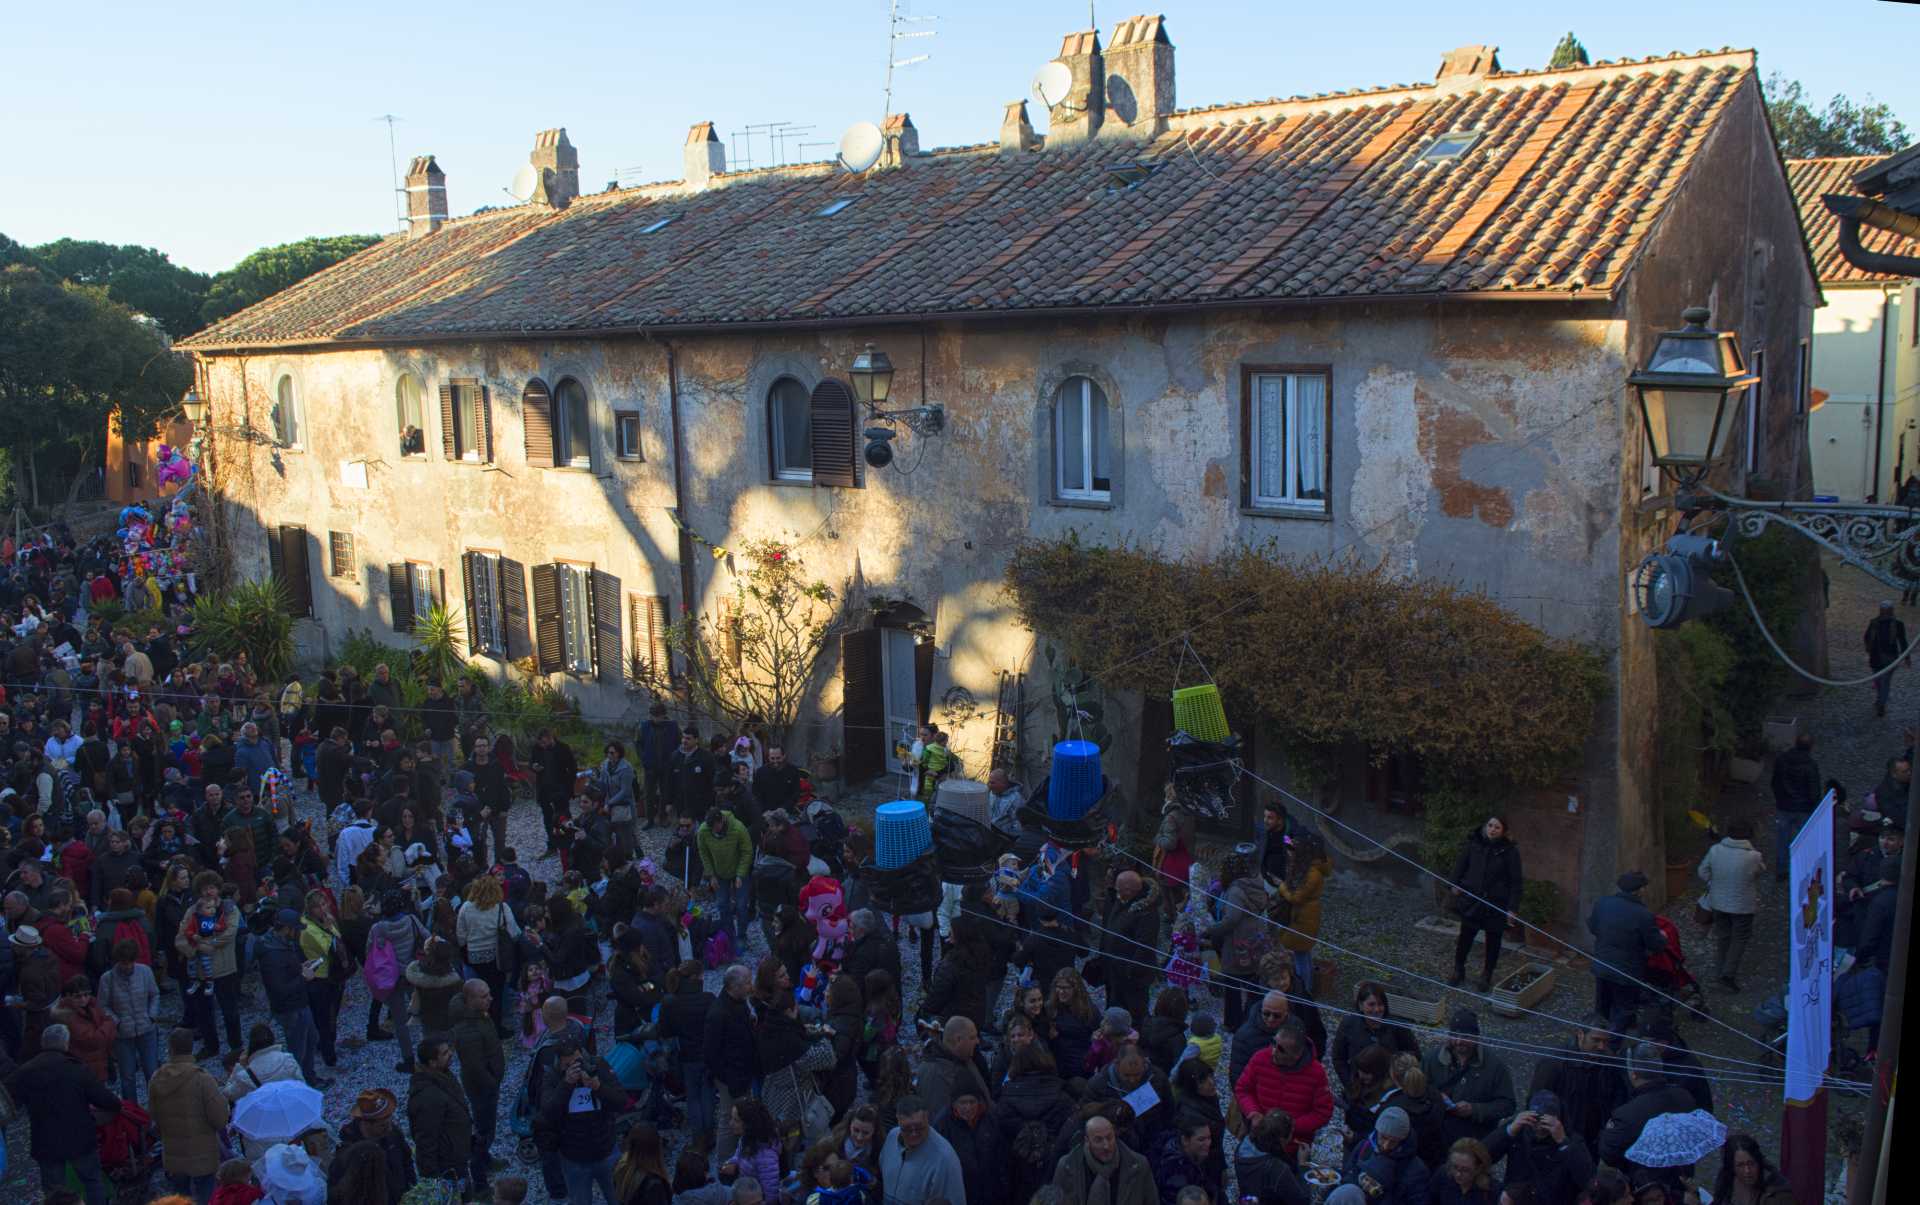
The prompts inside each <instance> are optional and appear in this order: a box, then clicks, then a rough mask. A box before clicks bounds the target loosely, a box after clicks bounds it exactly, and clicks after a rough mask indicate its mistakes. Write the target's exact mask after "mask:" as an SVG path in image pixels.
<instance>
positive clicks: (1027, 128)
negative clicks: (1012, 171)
mask: <svg viewBox="0 0 1920 1205" xmlns="http://www.w3.org/2000/svg"><path fill="white" fill-rule="evenodd" d="M1039 146H1040V136H1039V135H1038V134H1035V133H1034V132H1033V123H1032V122H1031V121H1028V120H1027V102H1026V101H1024V100H1016V101H1010V102H1008V104H1007V115H1006V116H1005V117H1002V118H1001V119H1000V150H1001V152H1002V153H1003V154H1006V153H1012V152H1015V151H1031V150H1035V149H1037V148H1038V147H1039Z"/></svg>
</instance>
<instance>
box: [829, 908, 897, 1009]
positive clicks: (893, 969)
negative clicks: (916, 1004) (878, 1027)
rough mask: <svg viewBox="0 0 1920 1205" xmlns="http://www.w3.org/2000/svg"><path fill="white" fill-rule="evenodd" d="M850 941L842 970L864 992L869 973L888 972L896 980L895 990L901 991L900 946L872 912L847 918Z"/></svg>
mask: <svg viewBox="0 0 1920 1205" xmlns="http://www.w3.org/2000/svg"><path fill="white" fill-rule="evenodd" d="M847 941H848V945H847V958H846V961H845V962H844V963H843V964H841V967H840V969H841V971H842V972H843V973H845V974H848V975H851V976H853V981H854V982H855V983H858V984H860V985H861V990H863V991H864V990H865V986H866V982H867V972H868V971H885V972H886V973H887V974H888V975H889V976H891V977H892V978H893V988H894V990H895V991H899V990H900V943H899V942H897V941H895V940H894V937H893V934H892V933H890V932H888V931H887V928H886V926H884V925H882V924H881V923H880V918H879V917H878V916H877V915H875V914H874V912H873V911H872V910H871V909H869V908H859V909H856V910H854V912H853V913H851V914H850V915H849V916H848V917H847Z"/></svg>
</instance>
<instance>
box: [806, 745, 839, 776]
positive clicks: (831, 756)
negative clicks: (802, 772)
mask: <svg viewBox="0 0 1920 1205" xmlns="http://www.w3.org/2000/svg"><path fill="white" fill-rule="evenodd" d="M807 771H808V773H810V774H811V775H812V776H813V780H814V781H815V782H823V781H824V782H830V781H836V780H838V779H839V777H840V746H838V745H829V746H827V748H826V749H824V750H822V751H821V752H819V753H816V754H814V755H813V757H812V758H810V759H809V760H808V762H807Z"/></svg>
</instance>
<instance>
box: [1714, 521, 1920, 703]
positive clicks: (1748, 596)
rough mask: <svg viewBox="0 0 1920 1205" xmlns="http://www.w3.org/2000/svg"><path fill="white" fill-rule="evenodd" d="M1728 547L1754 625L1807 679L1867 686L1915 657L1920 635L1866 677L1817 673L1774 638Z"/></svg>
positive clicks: (1833, 684)
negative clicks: (1840, 677)
mask: <svg viewBox="0 0 1920 1205" xmlns="http://www.w3.org/2000/svg"><path fill="white" fill-rule="evenodd" d="M1724 551H1725V553H1726V556H1727V564H1729V565H1732V566H1733V580H1734V581H1736V582H1738V583H1739V585H1740V597H1741V598H1742V599H1743V600H1745V602H1746V604H1747V611H1748V613H1749V614H1751V615H1752V616H1753V626H1754V627H1756V628H1759V629H1760V635H1762V636H1764V637H1766V641H1767V647H1768V648H1770V649H1772V650H1773V655H1774V656H1776V657H1778V658H1780V660H1782V661H1784V662H1786V663H1787V668H1788V669H1791V670H1792V671H1793V672H1794V673H1796V674H1799V675H1800V676H1801V677H1802V678H1805V679H1807V680H1808V681H1809V682H1818V683H1819V684H1820V685H1822V686H1865V685H1866V684H1867V683H1869V682H1871V681H1873V680H1874V679H1876V678H1880V677H1884V676H1885V675H1887V674H1890V673H1892V672H1893V671H1894V670H1896V669H1899V668H1900V663H1901V662H1903V661H1905V660H1906V659H1907V658H1908V657H1911V656H1912V655H1913V650H1914V647H1915V646H1916V645H1920V636H1916V637H1914V638H1913V639H1911V640H1909V641H1907V647H1906V648H1904V649H1902V650H1901V651H1900V654H1899V656H1897V657H1895V658H1894V659H1893V660H1892V661H1889V662H1887V664H1885V665H1884V666H1881V667H1880V668H1879V669H1877V670H1874V671H1873V672H1872V673H1870V674H1868V675H1867V676H1866V677H1864V678H1848V679H1845V680H1841V679H1837V678H1823V677H1821V676H1820V675H1819V674H1816V673H1814V672H1813V671H1812V670H1810V669H1805V668H1802V666H1801V665H1800V663H1799V662H1798V661H1795V660H1794V659H1793V658H1792V657H1790V656H1788V655H1787V650H1785V649H1783V648H1781V647H1780V642H1779V641H1778V640H1775V639H1774V638H1773V633H1772V632H1769V631H1768V630H1767V621H1766V620H1764V619H1762V618H1760V607H1759V604H1757V603H1756V602H1754V600H1753V591H1752V590H1749V589H1748V588H1747V575H1746V574H1744V573H1742V572H1740V562H1739V561H1737V560H1735V559H1734V556H1733V549H1732V548H1726V549H1724Z"/></svg>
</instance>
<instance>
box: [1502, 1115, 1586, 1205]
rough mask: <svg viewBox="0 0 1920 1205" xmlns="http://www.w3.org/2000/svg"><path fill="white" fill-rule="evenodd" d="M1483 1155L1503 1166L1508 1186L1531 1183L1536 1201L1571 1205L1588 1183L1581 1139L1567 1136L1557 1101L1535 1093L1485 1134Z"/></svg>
mask: <svg viewBox="0 0 1920 1205" xmlns="http://www.w3.org/2000/svg"><path fill="white" fill-rule="evenodd" d="M1486 1146H1487V1154H1489V1155H1491V1156H1493V1161H1494V1162H1495V1163H1498V1162H1499V1161H1500V1160H1501V1159H1505V1160H1506V1161H1507V1174H1506V1182H1507V1183H1508V1184H1531V1185H1533V1195H1534V1199H1535V1200H1536V1201H1571V1200H1573V1199H1574V1198H1575V1197H1577V1196H1579V1195H1580V1191H1581V1190H1582V1189H1584V1188H1585V1187H1586V1186H1587V1183H1588V1181H1590V1180H1592V1179H1593V1170H1594V1168H1593V1155H1592V1153H1591V1152H1590V1151H1589V1150H1588V1149H1587V1143H1586V1140H1585V1139H1583V1138H1582V1137H1581V1136H1580V1135H1579V1134H1576V1133H1572V1132H1570V1131H1569V1130H1568V1129H1567V1127H1566V1121H1565V1118H1563V1117H1562V1116H1561V1112H1560V1098H1559V1097H1557V1096H1555V1095H1554V1094H1553V1093H1551V1092H1544V1091H1543V1092H1535V1093H1534V1094H1533V1098H1532V1099H1531V1100H1529V1101H1528V1102H1527V1107H1526V1108H1525V1109H1524V1110H1522V1111H1521V1112H1519V1113H1516V1114H1515V1115H1514V1116H1513V1119H1512V1120H1511V1121H1508V1122H1507V1123H1506V1124H1505V1125H1502V1126H1501V1127H1500V1128H1499V1129H1497V1130H1495V1131H1494V1132H1493V1133H1491V1134H1489V1135H1487V1141H1486Z"/></svg>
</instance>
